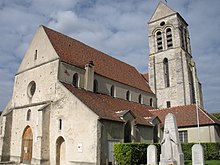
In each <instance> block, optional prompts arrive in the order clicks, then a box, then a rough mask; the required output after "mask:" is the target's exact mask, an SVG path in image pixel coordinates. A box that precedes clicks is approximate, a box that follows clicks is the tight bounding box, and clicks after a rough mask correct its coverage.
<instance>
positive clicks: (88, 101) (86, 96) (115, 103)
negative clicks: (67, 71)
mask: <svg viewBox="0 0 220 165" xmlns="http://www.w3.org/2000/svg"><path fill="white" fill-rule="evenodd" d="M62 84H63V85H64V86H65V87H66V88H67V89H68V90H69V91H70V92H71V93H72V94H73V95H75V96H76V97H77V98H78V99H79V100H81V101H82V102H83V103H84V104H85V105H86V106H87V107H88V108H90V109H91V110H92V111H93V112H94V113H95V114H97V115H98V116H99V118H100V119H106V120H113V121H119V122H124V121H123V120H122V119H121V118H120V115H119V114H118V112H127V111H130V112H131V113H132V115H133V116H134V117H135V118H136V119H135V120H136V124H140V125H148V126H152V125H151V124H150V123H149V121H150V119H149V118H150V117H153V115H152V114H151V113H150V112H149V111H148V110H149V109H152V107H150V106H147V105H142V104H138V103H135V102H130V101H126V100H123V99H119V98H113V97H111V96H108V95H103V94H96V93H93V92H89V91H86V90H83V89H78V88H76V87H73V86H72V85H69V84H66V83H62ZM146 117H148V118H147V119H146Z"/></svg>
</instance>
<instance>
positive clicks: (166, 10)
mask: <svg viewBox="0 0 220 165" xmlns="http://www.w3.org/2000/svg"><path fill="white" fill-rule="evenodd" d="M176 13H177V12H176V11H175V10H173V9H171V8H170V7H169V6H167V5H166V4H165V3H164V2H162V1H160V2H159V4H158V6H157V8H156V10H155V11H154V13H153V15H152V16H151V18H150V21H149V22H153V21H156V20H158V19H160V18H164V17H167V16H170V15H172V14H176Z"/></svg>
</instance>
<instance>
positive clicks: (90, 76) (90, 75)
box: [84, 61, 94, 91]
mask: <svg viewBox="0 0 220 165" xmlns="http://www.w3.org/2000/svg"><path fill="white" fill-rule="evenodd" d="M85 70H86V72H85V81H84V89H85V90H87V91H93V83H94V64H93V61H89V63H88V64H86V65H85Z"/></svg>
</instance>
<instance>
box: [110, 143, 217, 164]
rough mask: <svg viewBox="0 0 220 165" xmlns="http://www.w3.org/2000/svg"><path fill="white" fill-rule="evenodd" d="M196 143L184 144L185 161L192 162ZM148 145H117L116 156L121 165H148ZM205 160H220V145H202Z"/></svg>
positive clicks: (158, 145)
mask: <svg viewBox="0 0 220 165" xmlns="http://www.w3.org/2000/svg"><path fill="white" fill-rule="evenodd" d="M194 144H195V143H183V144H181V145H182V150H183V153H184V159H185V160H192V146H193V145H194ZM148 145H150V144H147V143H123V144H115V146H114V156H115V160H116V162H117V163H118V164H119V165H127V164H130V165H138V164H146V163H147V147H148ZM154 145H155V146H156V147H157V156H158V162H159V157H160V153H161V150H160V144H154ZM202 145H203V148H204V158H205V160H220V143H202Z"/></svg>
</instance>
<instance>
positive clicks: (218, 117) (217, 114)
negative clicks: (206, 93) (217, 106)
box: [212, 113, 220, 120]
mask: <svg viewBox="0 0 220 165" xmlns="http://www.w3.org/2000/svg"><path fill="white" fill-rule="evenodd" d="M212 115H213V116H215V117H216V118H217V119H219V120H220V113H212Z"/></svg>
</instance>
